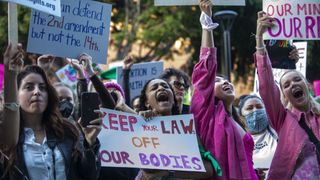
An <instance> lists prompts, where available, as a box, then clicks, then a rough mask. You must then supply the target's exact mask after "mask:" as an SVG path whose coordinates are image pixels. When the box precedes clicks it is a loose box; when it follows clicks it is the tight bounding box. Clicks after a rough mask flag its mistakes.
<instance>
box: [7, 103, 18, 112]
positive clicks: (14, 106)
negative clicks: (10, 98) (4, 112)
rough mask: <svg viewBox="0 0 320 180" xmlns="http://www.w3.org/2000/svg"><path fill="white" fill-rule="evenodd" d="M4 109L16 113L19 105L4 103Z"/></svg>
mask: <svg viewBox="0 0 320 180" xmlns="http://www.w3.org/2000/svg"><path fill="white" fill-rule="evenodd" d="M4 107H5V108H7V109H9V110H11V111H18V109H19V107H20V105H19V104H18V103H16V102H12V103H4Z"/></svg>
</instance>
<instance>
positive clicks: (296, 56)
mask: <svg viewBox="0 0 320 180" xmlns="http://www.w3.org/2000/svg"><path fill="white" fill-rule="evenodd" d="M289 58H290V59H292V60H294V62H295V63H297V62H298V61H299V58H300V56H299V51H298V49H297V47H296V46H293V50H292V51H291V52H290V53H289Z"/></svg>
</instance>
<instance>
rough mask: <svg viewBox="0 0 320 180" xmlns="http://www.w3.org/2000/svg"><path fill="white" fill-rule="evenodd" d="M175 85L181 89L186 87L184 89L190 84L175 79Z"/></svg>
mask: <svg viewBox="0 0 320 180" xmlns="http://www.w3.org/2000/svg"><path fill="white" fill-rule="evenodd" d="M173 85H174V87H175V88H178V89H181V87H184V89H188V88H189V86H188V85H186V84H184V83H181V82H180V81H173Z"/></svg>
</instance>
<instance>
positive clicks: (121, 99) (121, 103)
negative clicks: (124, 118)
mask: <svg viewBox="0 0 320 180" xmlns="http://www.w3.org/2000/svg"><path fill="white" fill-rule="evenodd" d="M104 86H105V87H106V89H107V90H108V91H109V93H110V94H111V96H112V97H113V100H114V101H115V103H116V107H115V108H116V109H117V110H119V111H123V112H128V113H133V114H136V112H135V111H134V110H133V109H131V108H130V107H129V106H128V105H127V104H126V103H125V98H126V97H125V94H124V91H123V89H122V87H121V86H120V85H119V84H118V83H114V82H107V83H105V84H104Z"/></svg>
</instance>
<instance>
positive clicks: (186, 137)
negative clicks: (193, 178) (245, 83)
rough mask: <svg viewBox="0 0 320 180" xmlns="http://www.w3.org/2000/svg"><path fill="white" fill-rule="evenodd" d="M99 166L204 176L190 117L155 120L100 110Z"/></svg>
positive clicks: (192, 119)
mask: <svg viewBox="0 0 320 180" xmlns="http://www.w3.org/2000/svg"><path fill="white" fill-rule="evenodd" d="M102 111H103V112H104V118H103V125H102V131H101V132H100V134H99V139H100V142H101V148H100V159H101V165H102V166H108V167H131V168H143V169H162V170H178V171H194V172H204V171H205V168H204V166H203V162H202V159H201V156H200V152H199V148H198V142H197V135H196V131H195V122H194V118H193V115H192V114H188V115H178V116H160V117H154V118H153V119H152V120H150V121H148V122H146V121H145V120H144V118H143V117H142V116H139V115H135V114H130V113H125V112H120V111H115V110H110V109H102Z"/></svg>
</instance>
